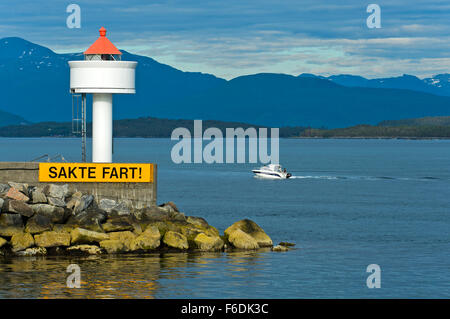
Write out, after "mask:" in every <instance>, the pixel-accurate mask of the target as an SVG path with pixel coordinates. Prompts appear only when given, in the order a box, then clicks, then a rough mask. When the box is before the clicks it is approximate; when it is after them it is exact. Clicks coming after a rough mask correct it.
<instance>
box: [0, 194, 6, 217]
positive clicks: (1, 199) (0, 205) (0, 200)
mask: <svg viewBox="0 0 450 319" xmlns="http://www.w3.org/2000/svg"><path fill="white" fill-rule="evenodd" d="M4 203H5V200H4V199H3V198H0V214H1V213H2V209H3V204H4Z"/></svg>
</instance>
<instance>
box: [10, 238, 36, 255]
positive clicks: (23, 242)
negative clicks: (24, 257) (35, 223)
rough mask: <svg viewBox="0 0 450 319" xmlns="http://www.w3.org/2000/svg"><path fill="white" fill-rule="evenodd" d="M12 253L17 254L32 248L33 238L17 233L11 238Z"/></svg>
mask: <svg viewBox="0 0 450 319" xmlns="http://www.w3.org/2000/svg"><path fill="white" fill-rule="evenodd" d="M11 245H12V251H13V252H18V251H20V250H24V249H27V248H28V247H32V246H34V238H33V236H31V235H30V234H28V233H17V234H14V236H12V237H11Z"/></svg>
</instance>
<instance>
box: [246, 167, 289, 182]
mask: <svg viewBox="0 0 450 319" xmlns="http://www.w3.org/2000/svg"><path fill="white" fill-rule="evenodd" d="M252 172H253V173H255V176H256V177H262V178H270V179H287V178H289V177H291V176H292V174H291V173H288V172H286V169H282V168H281V165H279V164H269V165H267V166H262V167H260V168H258V169H254V170H252Z"/></svg>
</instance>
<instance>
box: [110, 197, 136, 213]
mask: <svg viewBox="0 0 450 319" xmlns="http://www.w3.org/2000/svg"><path fill="white" fill-rule="evenodd" d="M130 207H132V205H131V203H126V202H124V201H122V202H120V203H118V204H117V205H116V206H115V207H114V208H113V209H112V210H111V213H115V214H117V215H119V216H129V215H131V211H130Z"/></svg>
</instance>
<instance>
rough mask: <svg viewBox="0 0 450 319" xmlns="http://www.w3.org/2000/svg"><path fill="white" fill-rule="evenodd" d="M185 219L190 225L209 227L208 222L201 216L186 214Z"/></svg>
mask: <svg viewBox="0 0 450 319" xmlns="http://www.w3.org/2000/svg"><path fill="white" fill-rule="evenodd" d="M186 221H187V222H188V223H189V224H192V225H195V226H200V227H209V224H208V222H207V221H206V220H205V219H204V218H202V217H194V216H188V217H187V219H186Z"/></svg>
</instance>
